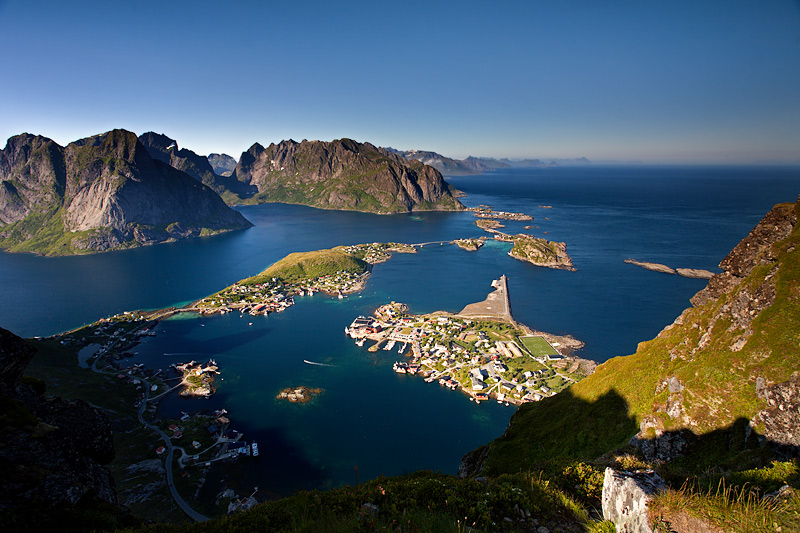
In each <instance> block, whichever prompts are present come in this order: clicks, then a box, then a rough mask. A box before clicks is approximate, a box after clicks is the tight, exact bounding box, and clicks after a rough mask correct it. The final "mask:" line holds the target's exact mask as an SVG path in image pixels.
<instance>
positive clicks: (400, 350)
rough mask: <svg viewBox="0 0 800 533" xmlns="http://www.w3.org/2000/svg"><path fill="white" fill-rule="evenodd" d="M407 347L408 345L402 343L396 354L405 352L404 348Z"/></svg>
mask: <svg viewBox="0 0 800 533" xmlns="http://www.w3.org/2000/svg"><path fill="white" fill-rule="evenodd" d="M407 347H408V343H407V342H404V343H403V345H402V346H401V347H400V349H398V350H397V352H398V353H403V352H405V351H406V348H407Z"/></svg>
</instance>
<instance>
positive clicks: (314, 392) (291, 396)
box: [275, 385, 322, 403]
mask: <svg viewBox="0 0 800 533" xmlns="http://www.w3.org/2000/svg"><path fill="white" fill-rule="evenodd" d="M320 394H322V389H320V388H314V387H306V386H304V385H301V386H299V387H286V388H285V389H282V390H281V391H280V392H279V393H278V395H277V396H275V399H276V400H286V401H287V402H290V403H308V402H310V401H311V400H313V399H314V398H315V397H316V396H319V395H320Z"/></svg>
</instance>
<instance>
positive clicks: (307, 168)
mask: <svg viewBox="0 0 800 533" xmlns="http://www.w3.org/2000/svg"><path fill="white" fill-rule="evenodd" d="M233 177H235V178H236V180H237V181H238V182H239V183H242V184H244V185H245V186H247V187H251V188H253V189H255V193H254V196H253V197H252V200H251V201H255V202H259V201H260V202H285V203H298V204H304V205H310V206H312V207H321V208H326V209H348V210H359V211H371V212H378V213H397V212H408V211H412V210H431V209H463V206H462V205H461V203H460V202H458V200H456V199H455V198H454V197H453V195H452V192H453V191H454V190H453V189H452V188H451V187H450V186H449V185H448V184H447V183H446V182H445V181H444V179H443V178H442V175H441V174H439V172H438V171H436V170H435V169H433V168H432V167H429V166H426V165H424V164H421V163H419V162H416V161H407V160H405V159H404V158H401V157H399V156H397V155H395V154H393V153H391V152H389V151H387V150H384V149H379V148H376V147H375V146H374V145H372V144H370V143H359V142H356V141H354V140H352V139H338V140H334V141H330V142H324V141H308V140H303V141H302V142H300V143H298V142H296V141H294V140H291V139H289V140H285V141H281V142H280V143H278V144H270V145H269V147H268V148H263V147H262V146H261V145H253V146H252V147H251V148H250V149H249V150H248V151H247V152H245V153H243V154H242V157H241V158H240V159H239V163H238V165H237V166H236V170H235V171H234V173H233Z"/></svg>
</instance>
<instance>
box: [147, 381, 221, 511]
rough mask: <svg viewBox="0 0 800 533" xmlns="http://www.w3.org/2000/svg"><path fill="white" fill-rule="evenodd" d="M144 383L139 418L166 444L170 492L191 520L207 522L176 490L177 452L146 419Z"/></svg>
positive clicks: (165, 461)
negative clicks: (175, 459)
mask: <svg viewBox="0 0 800 533" xmlns="http://www.w3.org/2000/svg"><path fill="white" fill-rule="evenodd" d="M142 382H144V384H145V397H144V400H142V403H141V404H140V405H139V412H138V413H137V416H138V417H139V422H141V423H142V424H144V425H145V427H147V428H149V429H152V430H153V431H155V432H156V433H158V436H159V437H161V440H163V441H164V444H166V447H167V456H166V459H165V460H164V469H165V470H166V471H167V486H168V487H169V492H170V494H172V498H173V499H174V500H175V503H177V504H178V507H180V508H181V510H182V511H183V512H184V513H186V514H187V515H188V516H189V518H191V519H192V520H194V521H195V522H205V521H206V520H208V519H209V518H208V517H207V516H205V515H202V514H200V513H198V512H197V511H195V510H194V509H192V508H191V507H190V506H189V504H188V503H186V500H184V499H183V497H182V496H181V495H180V494H178V489H176V488H175V485H174V484H173V482H172V455H173V452H174V451H175V448H174V447H173V446H172V440H171V439H170V438H169V437H168V436H167V434H166V433H164V432H163V431H161V428H159V427H158V426H154V425H153V424H151V423H150V422H148V421H147V420H145V419H144V410H145V409H146V408H147V402H148V401H149V400H150V384H149V383H148V382H147V381H146V380H144V379H142ZM181 453H184V452H183V449H181Z"/></svg>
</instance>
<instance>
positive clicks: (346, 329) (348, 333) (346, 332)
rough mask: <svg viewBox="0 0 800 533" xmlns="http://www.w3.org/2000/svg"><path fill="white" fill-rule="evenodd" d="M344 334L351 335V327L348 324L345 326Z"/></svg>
mask: <svg viewBox="0 0 800 533" xmlns="http://www.w3.org/2000/svg"><path fill="white" fill-rule="evenodd" d="M344 334H345V335H350V328H348V327H347V326H345V328H344Z"/></svg>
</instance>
